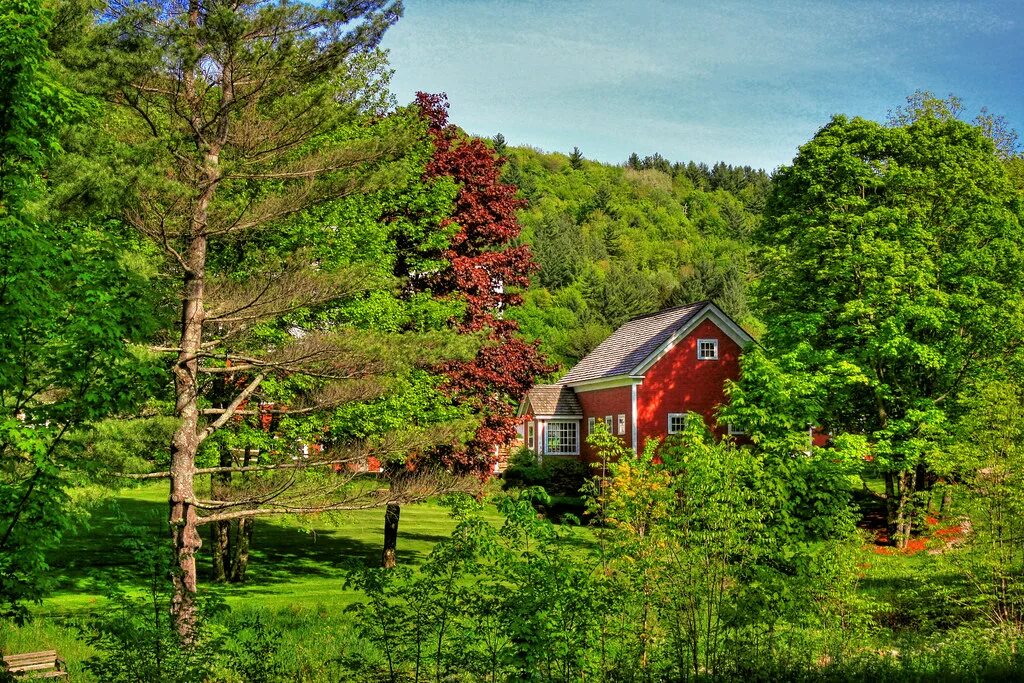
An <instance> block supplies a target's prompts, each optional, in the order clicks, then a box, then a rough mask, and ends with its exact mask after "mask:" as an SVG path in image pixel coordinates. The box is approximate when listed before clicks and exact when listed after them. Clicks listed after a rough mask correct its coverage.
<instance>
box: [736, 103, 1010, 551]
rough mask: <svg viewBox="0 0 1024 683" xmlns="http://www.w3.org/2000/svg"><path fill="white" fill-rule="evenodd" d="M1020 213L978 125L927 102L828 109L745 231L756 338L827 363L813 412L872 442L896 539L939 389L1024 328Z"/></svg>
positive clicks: (920, 474) (993, 357)
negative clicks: (758, 317)
mask: <svg viewBox="0 0 1024 683" xmlns="http://www.w3.org/2000/svg"><path fill="white" fill-rule="evenodd" d="M1022 216H1024V213H1022V203H1021V199H1020V196H1019V194H1017V193H1016V192H1014V190H1013V189H1012V187H1011V186H1010V184H1009V182H1008V180H1007V178H1006V174H1005V170H1004V167H1003V165H1002V164H1001V163H1000V160H999V158H998V156H997V155H996V153H995V148H994V147H993V144H992V142H991V141H990V140H988V139H987V138H986V137H985V135H984V134H983V132H982V131H981V130H979V129H978V128H977V127H974V126H971V125H969V124H966V123H963V122H960V121H957V120H955V119H953V118H949V117H944V116H936V115H932V114H930V113H927V112H926V113H922V114H921V115H919V116H918V117H916V118H915V119H914V120H913V121H912V122H910V123H909V124H908V125H905V126H897V127H885V126H882V125H879V124H877V123H873V122H870V121H865V120H862V119H847V118H845V117H842V116H838V117H836V118H834V119H833V120H832V121H831V122H830V123H829V124H828V125H826V126H825V127H824V128H822V130H821V131H819V133H818V134H817V135H816V136H815V137H814V139H813V140H811V141H810V142H809V143H807V144H806V145H804V146H803V147H802V148H801V149H800V153H799V154H798V156H797V158H796V159H795V160H794V163H793V165H792V166H789V167H786V168H783V169H782V170H780V171H779V172H778V174H777V176H776V184H775V190H774V192H773V194H772V197H771V199H770V201H769V205H768V211H767V216H766V219H765V222H764V224H763V225H762V227H761V228H760V229H759V230H758V231H757V233H756V240H757V243H758V248H759V252H758V256H759V260H760V267H761V272H762V278H761V280H760V282H759V285H758V289H757V301H758V304H759V306H758V308H759V312H760V313H761V314H762V316H763V318H764V321H765V323H766V326H767V334H766V335H765V338H764V342H765V344H766V346H767V347H768V348H769V349H770V350H771V351H772V352H773V353H776V354H788V353H794V354H796V355H797V356H798V357H799V360H800V364H801V365H802V366H803V367H804V368H805V369H806V371H807V372H812V373H824V374H825V375H828V376H831V377H834V378H836V381H835V382H834V383H833V384H832V386H830V387H829V389H828V401H827V402H826V403H825V404H823V406H822V407H823V410H822V413H821V415H820V419H821V422H820V424H821V425H823V426H824V427H826V428H830V429H833V430H835V431H836V432H837V433H849V434H857V435H861V436H863V437H864V438H865V439H866V440H867V442H868V443H869V444H870V447H871V449H872V456H873V457H874V458H875V462H876V463H878V464H879V465H880V467H881V468H882V471H883V472H884V474H885V477H886V480H887V500H888V503H889V515H890V524H891V526H892V531H893V533H894V534H895V538H896V539H898V542H899V543H900V544H901V545H902V544H905V543H906V541H907V540H908V538H909V534H910V532H911V529H912V525H913V515H914V505H915V500H916V498H915V493H916V492H917V491H918V490H919V489H920V488H921V487H925V486H927V485H928V484H929V481H930V479H929V474H928V472H927V470H926V468H925V461H924V458H923V455H924V454H925V453H926V452H928V450H929V449H930V447H931V444H933V443H934V442H935V440H936V439H939V438H941V435H942V434H943V433H945V431H946V430H947V428H948V425H949V414H948V411H949V406H950V404H951V403H953V402H954V401H955V399H956V397H957V395H958V394H959V392H960V391H961V390H962V389H963V387H964V385H965V381H966V380H967V379H969V378H970V377H972V376H977V375H978V374H979V373H983V372H984V371H986V370H988V369H993V368H999V367H1001V366H1004V365H1005V364H1006V363H1008V362H1009V360H1010V358H1011V357H1012V355H1013V354H1014V353H1015V350H1016V348H1017V345H1018V342H1019V339H1020V338H1021V336H1022V333H1024V295H1022V291H1021V282H1022V281H1024V280H1022V277H1024V270H1022V268H1024V261H1022V256H1024V254H1022V247H1024V231H1022Z"/></svg>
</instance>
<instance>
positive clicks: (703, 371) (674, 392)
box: [627, 320, 741, 449]
mask: <svg viewBox="0 0 1024 683" xmlns="http://www.w3.org/2000/svg"><path fill="white" fill-rule="evenodd" d="M698 339H717V340H718V360H697V340H698ZM740 351H741V349H740V346H739V345H738V344H737V343H736V342H734V341H733V340H732V339H731V338H729V336H728V335H726V334H725V332H723V331H722V330H721V329H719V327H718V326H717V325H716V324H715V323H713V322H711V321H710V320H705V321H704V322H702V323H701V324H700V325H698V326H697V328H696V329H695V330H694V331H693V332H691V333H690V334H689V335H687V336H686V337H684V338H683V339H680V340H679V341H678V342H677V343H676V345H675V346H674V347H672V349H670V350H669V352H668V353H666V354H665V355H664V356H663V357H662V358H661V360H659V361H658V362H657V363H655V364H654V365H653V366H651V368H650V369H648V370H647V373H646V374H645V376H644V381H643V384H641V385H640V386H639V387H638V388H637V391H638V393H637V422H638V425H637V426H638V435H637V447H638V448H640V449H643V447H644V441H645V440H646V439H648V438H662V437H664V436H665V435H666V434H667V433H668V414H669V413H689V412H694V413H700V414H701V415H703V416H704V420H705V421H706V422H707V423H708V424H709V425H712V426H714V425H715V422H714V414H715V409H716V408H717V407H718V406H719V405H721V404H722V403H723V402H724V401H725V380H727V379H737V378H738V377H739V374H740V364H739V358H740ZM627 391H628V388H627ZM715 431H716V433H717V434H719V435H723V434H725V431H726V430H725V425H722V427H721V428H717V429H716V430H715Z"/></svg>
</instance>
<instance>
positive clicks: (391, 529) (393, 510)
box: [381, 503, 402, 569]
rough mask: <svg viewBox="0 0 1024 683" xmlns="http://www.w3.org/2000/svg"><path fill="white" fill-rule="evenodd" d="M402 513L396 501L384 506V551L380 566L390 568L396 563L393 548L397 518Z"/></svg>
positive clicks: (395, 541) (394, 547)
mask: <svg viewBox="0 0 1024 683" xmlns="http://www.w3.org/2000/svg"><path fill="white" fill-rule="evenodd" d="M401 514H402V506H401V505H399V504H398V503H388V505H387V507H386V508H384V553H383V555H382V557H381V566H382V567H384V568H385V569H391V568H392V567H394V566H395V565H396V564H397V560H396V558H395V549H396V548H397V546H398V518H399V516H400V515H401Z"/></svg>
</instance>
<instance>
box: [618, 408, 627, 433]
mask: <svg viewBox="0 0 1024 683" xmlns="http://www.w3.org/2000/svg"><path fill="white" fill-rule="evenodd" d="M625 433H626V416H625V415H624V414H622V413H619V436H622V435H623V434H625Z"/></svg>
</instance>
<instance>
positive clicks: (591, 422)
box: [587, 417, 597, 434]
mask: <svg viewBox="0 0 1024 683" xmlns="http://www.w3.org/2000/svg"><path fill="white" fill-rule="evenodd" d="M596 426H597V418H596V417H588V418H587V434H593V433H594V427H596Z"/></svg>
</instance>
